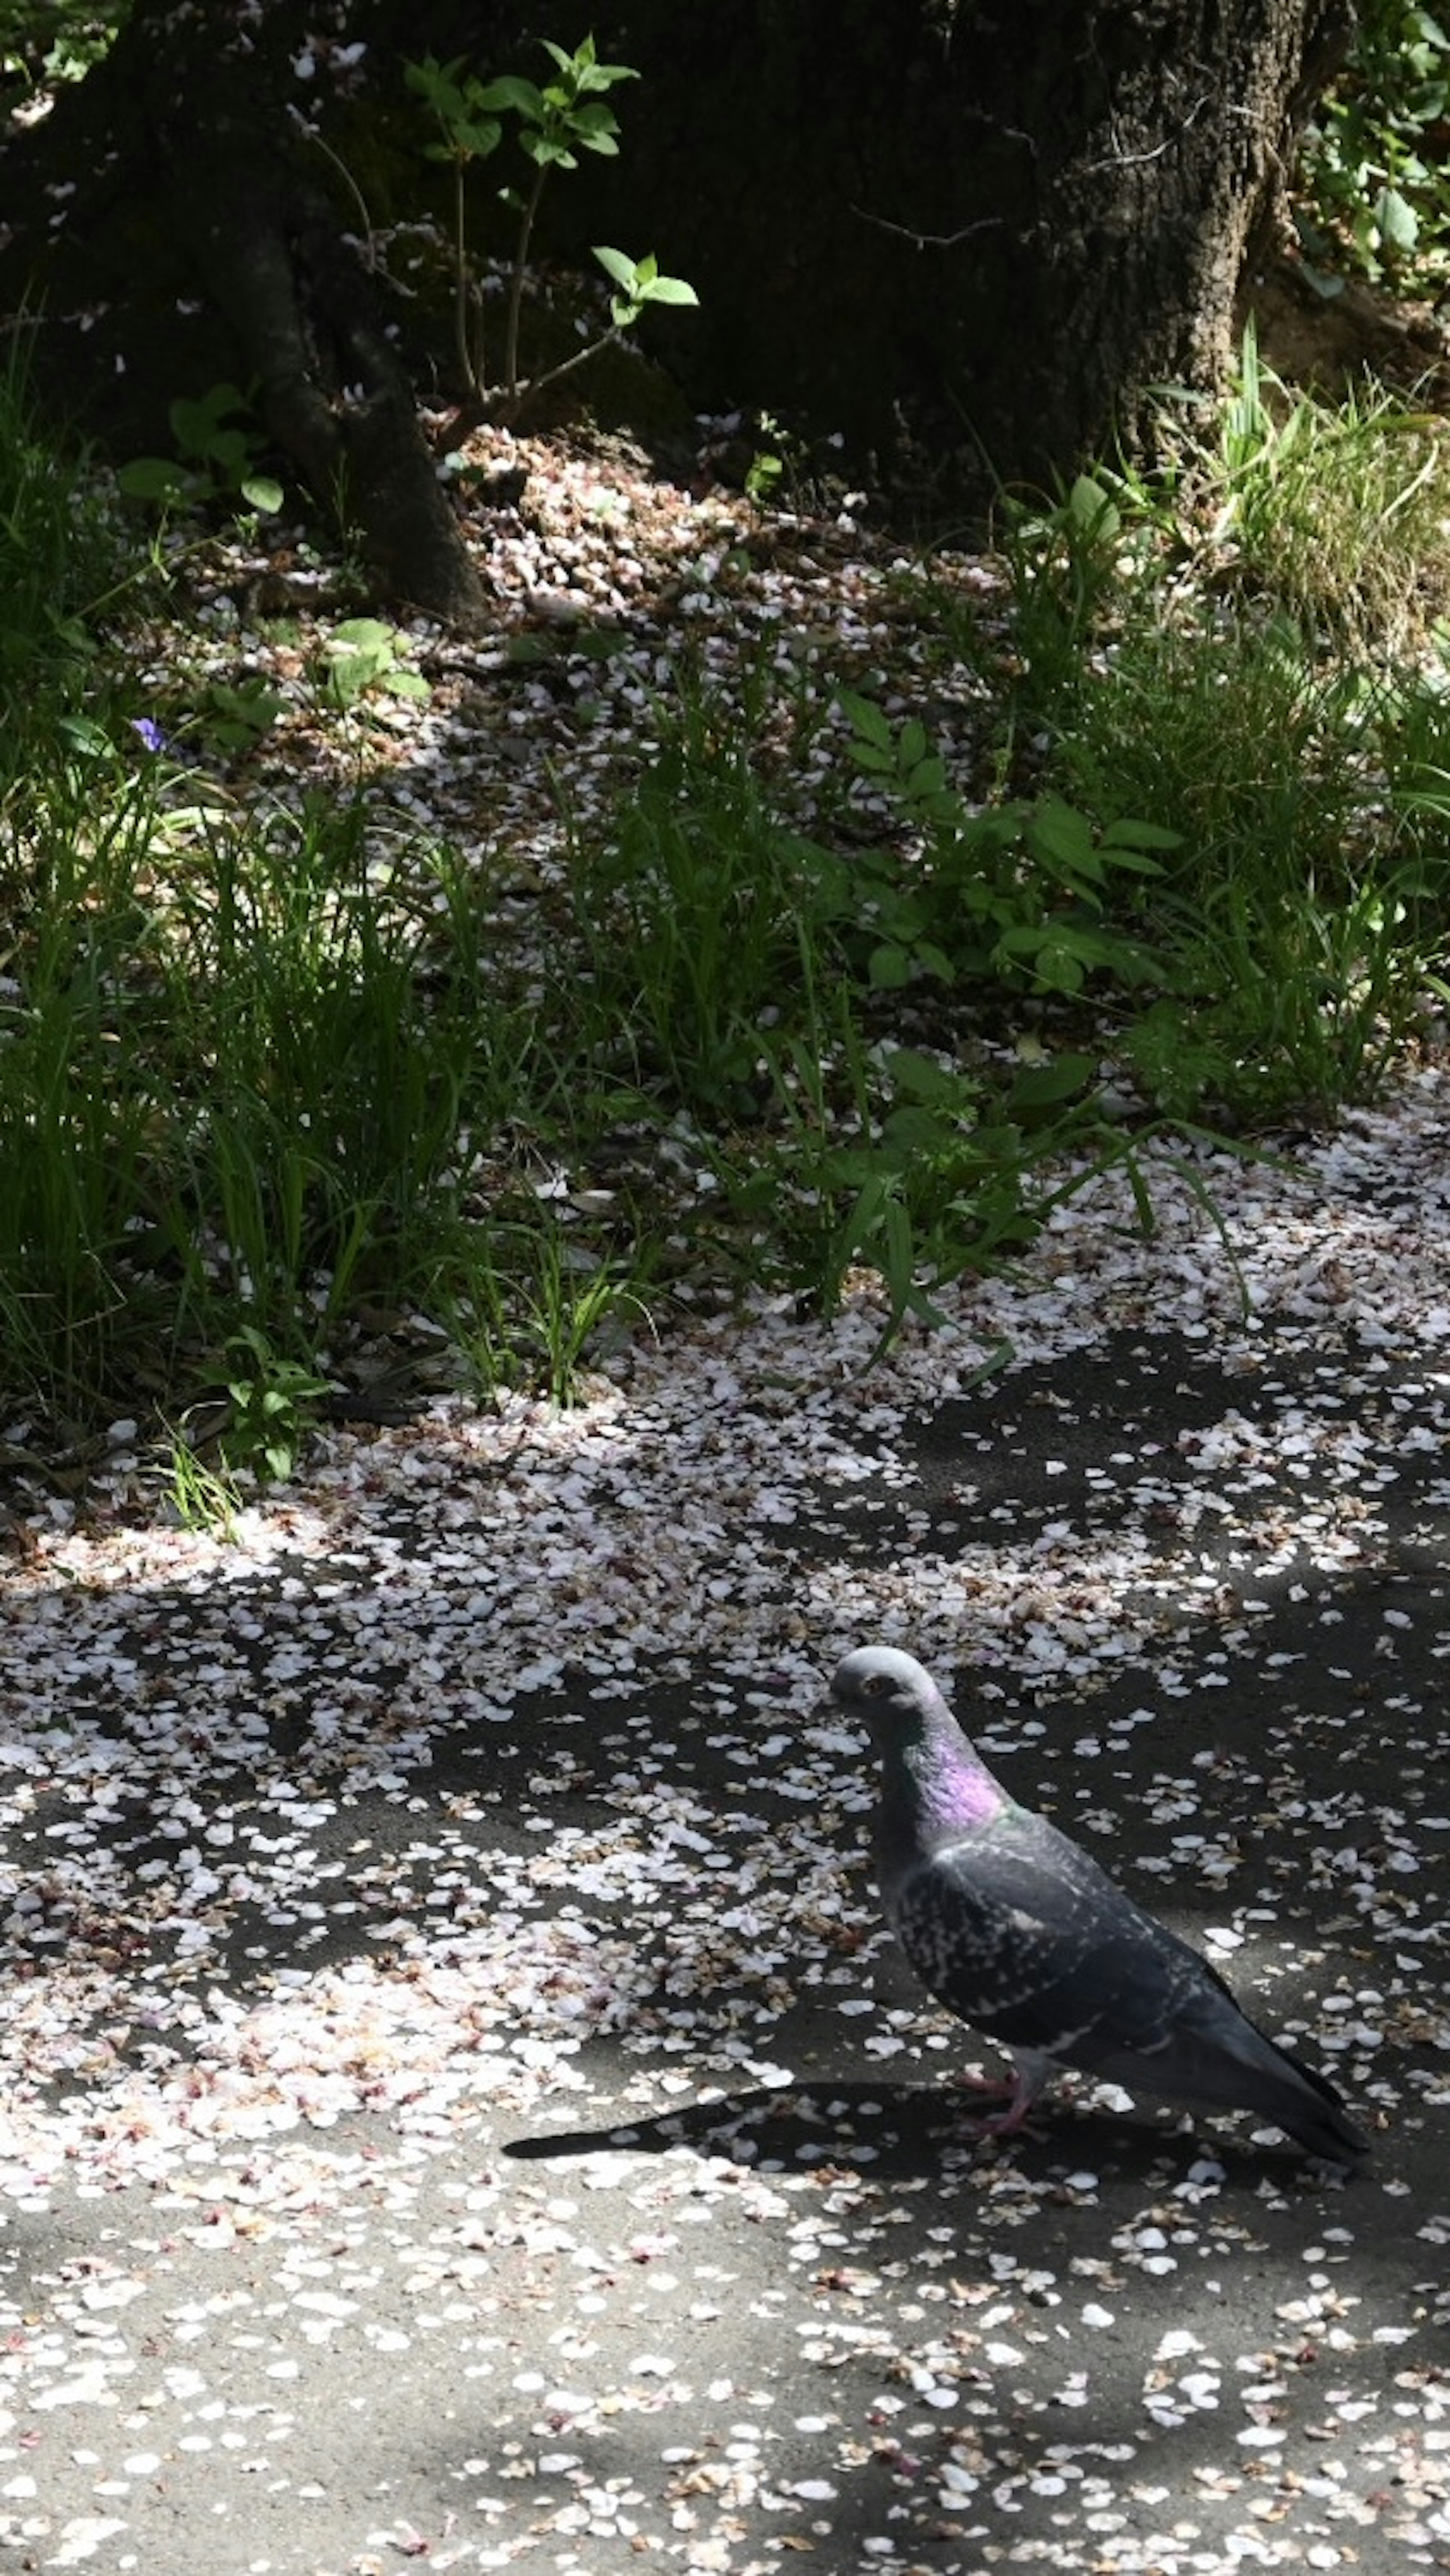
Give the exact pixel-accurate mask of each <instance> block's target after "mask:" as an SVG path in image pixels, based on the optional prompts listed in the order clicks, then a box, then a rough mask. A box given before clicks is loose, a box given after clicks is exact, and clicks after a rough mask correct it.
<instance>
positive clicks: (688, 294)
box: [645, 277, 700, 304]
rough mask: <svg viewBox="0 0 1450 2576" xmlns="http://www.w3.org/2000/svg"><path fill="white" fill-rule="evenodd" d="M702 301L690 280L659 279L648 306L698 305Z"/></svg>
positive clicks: (681, 278)
mask: <svg viewBox="0 0 1450 2576" xmlns="http://www.w3.org/2000/svg"><path fill="white" fill-rule="evenodd" d="M699 301H700V299H699V297H698V295H697V294H696V293H695V290H694V288H693V286H691V284H690V283H689V280H688V279H687V278H684V277H657V278H655V280H654V281H653V283H652V285H651V287H650V290H649V293H648V295H647V296H646V297H645V302H646V303H647V304H698V303H699Z"/></svg>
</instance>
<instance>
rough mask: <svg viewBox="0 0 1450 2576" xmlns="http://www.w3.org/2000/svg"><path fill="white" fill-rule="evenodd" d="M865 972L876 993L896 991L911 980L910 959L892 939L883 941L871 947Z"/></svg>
mask: <svg viewBox="0 0 1450 2576" xmlns="http://www.w3.org/2000/svg"><path fill="white" fill-rule="evenodd" d="M866 973H867V976H868V977H869V979H870V981H871V983H872V985H873V986H874V987H875V989H876V991H877V992H878V993H896V992H899V991H900V990H901V987H902V986H903V985H904V984H909V983H910V982H911V959H910V958H909V957H908V955H907V953H906V950H905V949H904V948H898V947H897V946H896V945H895V942H894V941H889V942H885V943H883V945H882V946H881V947H880V948H873V949H872V951H871V954H870V956H869V957H868V959H867V961H866Z"/></svg>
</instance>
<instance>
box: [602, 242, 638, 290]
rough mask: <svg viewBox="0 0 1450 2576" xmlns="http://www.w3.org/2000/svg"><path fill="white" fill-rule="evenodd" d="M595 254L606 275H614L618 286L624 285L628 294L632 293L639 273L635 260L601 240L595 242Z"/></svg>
mask: <svg viewBox="0 0 1450 2576" xmlns="http://www.w3.org/2000/svg"><path fill="white" fill-rule="evenodd" d="M594 256H595V258H596V259H597V260H598V262H599V265H600V267H601V268H602V269H603V270H604V273H605V275H606V276H607V277H612V278H613V280H614V283H615V285H616V286H622V287H623V288H624V290H625V293H626V294H627V295H632V294H633V292H634V286H635V279H636V276H637V274H638V272H637V270H636V268H635V264H634V261H633V260H632V259H629V258H627V257H626V255H625V253H624V252H623V251H622V250H610V249H609V248H608V247H607V246H606V245H605V244H603V243H600V242H596V243H595V244H594Z"/></svg>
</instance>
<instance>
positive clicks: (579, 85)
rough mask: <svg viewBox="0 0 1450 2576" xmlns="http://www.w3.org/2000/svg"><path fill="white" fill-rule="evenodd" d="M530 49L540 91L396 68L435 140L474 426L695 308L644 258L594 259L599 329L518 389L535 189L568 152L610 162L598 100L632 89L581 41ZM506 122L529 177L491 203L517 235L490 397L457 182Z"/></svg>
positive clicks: (677, 284) (513, 82) (613, 149)
mask: <svg viewBox="0 0 1450 2576" xmlns="http://www.w3.org/2000/svg"><path fill="white" fill-rule="evenodd" d="M540 42H541V44H542V46H543V48H544V51H545V52H546V53H547V54H548V55H549V56H550V58H551V60H552V62H553V64H554V67H555V78H554V79H553V80H552V81H549V82H547V83H546V84H545V85H544V86H543V87H542V88H540V87H539V85H538V84H537V83H536V82H534V81H530V80H525V79H523V78H520V77H518V76H516V75H513V74H506V75H505V76H504V77H503V78H501V79H498V80H493V81H481V80H479V79H478V77H477V75H476V74H475V73H472V72H469V71H468V70H467V69H466V68H465V57H464V56H463V55H461V54H460V55H457V56H455V58H454V59H453V60H452V61H451V62H448V63H440V62H439V61H438V60H437V59H436V57H435V56H433V55H432V54H429V55H427V56H425V58H424V59H423V61H422V62H410V63H407V64H405V66H404V77H405V79H406V81H407V84H408V87H409V88H410V89H411V90H412V91H413V92H414V93H415V94H416V95H417V96H418V97H419V98H421V100H422V101H423V104H424V106H425V107H426V108H427V109H428V110H429V112H430V113H431V115H432V118H433V121H434V123H435V125H436V126H437V128H438V139H437V140H436V141H434V142H433V143H430V144H429V145H427V146H426V147H425V148H426V151H427V153H428V157H429V158H430V159H431V160H435V161H441V162H444V163H446V164H447V166H448V167H449V168H450V169H451V170H452V172H453V252H452V266H453V315H454V342H455V347H456V350H457V355H458V363H459V369H460V373H461V375H462V378H463V382H464V385H465V387H466V389H467V391H468V394H469V397H470V399H471V401H472V403H473V405H474V407H475V410H476V413H477V416H478V417H479V418H480V419H481V418H484V417H485V416H486V415H487V414H488V412H489V411H490V410H491V409H496V408H497V407H498V406H499V404H500V403H503V404H506V405H508V406H509V407H511V408H512V407H515V406H517V405H518V404H519V403H520V402H522V401H523V399H524V397H525V396H526V395H529V394H536V393H538V392H539V391H540V390H541V389H542V388H543V387H544V386H545V385H551V384H556V383H558V382H559V380H560V379H561V378H562V377H564V376H567V375H569V374H571V373H572V372H573V370H574V369H575V368H576V367H581V366H583V365H584V364H585V363H586V361H587V360H588V359H590V358H594V357H597V356H598V354H599V352H600V350H601V349H604V348H607V347H608V346H609V344H610V343H611V342H612V341H614V340H617V339H618V338H619V337H620V335H621V333H622V332H624V331H626V330H628V329H629V328H630V327H631V325H632V324H633V323H635V322H636V321H638V319H639V316H640V314H641V313H642V312H643V311H644V308H645V306H646V305H647V304H694V303H696V302H697V301H698V298H697V297H696V294H695V291H694V289H693V287H691V286H689V285H688V284H687V283H686V281H685V280H684V278H682V277H666V276H662V275H661V273H660V270H659V266H658V263H657V261H656V260H655V259H654V257H653V256H652V255H650V256H647V257H645V258H643V259H640V260H634V259H631V258H629V257H628V256H627V255H626V253H625V252H623V251H619V250H611V249H596V251H595V254H594V256H595V258H596V259H597V260H598V261H599V264H600V266H601V268H602V269H603V270H604V272H605V274H606V276H607V277H608V278H609V280H610V282H611V284H612V286H613V289H614V292H613V294H612V296H611V298H610V304H609V318H610V328H609V329H608V331H605V332H602V333H600V335H599V336H598V337H597V338H596V339H594V340H591V341H589V342H588V343H587V344H586V345H585V346H584V347H582V348H580V349H576V350H574V351H573V352H572V353H571V354H570V356H569V357H567V358H564V359H561V360H560V361H559V363H558V364H557V365H556V366H553V367H549V368H547V369H546V370H545V371H544V372H543V373H542V374H540V375H538V376H535V377H534V378H533V379H532V380H531V381H528V382H525V381H522V380H521V378H520V375H519V330H520V319H521V314H522V307H523V293H524V279H525V273H526V268H527V262H528V256H529V248H530V245H531V243H532V240H533V234H534V224H535V221H536V219H537V216H538V211H539V204H540V200H541V198H542V196H543V192H544V187H545V183H546V182H547V180H548V177H549V173H550V171H551V170H576V169H577V168H578V166H579V160H578V156H579V154H580V152H595V153H601V154H604V155H606V156H613V155H614V154H615V153H617V152H618V150H619V143H618V135H619V125H618V121H617V119H616V117H615V115H614V111H613V109H612V108H611V107H610V106H609V105H608V103H607V93H608V92H609V91H610V90H611V89H614V88H616V87H617V86H618V84H619V83H620V82H621V81H627V80H637V79H638V77H639V75H638V73H637V72H635V71H633V70H631V69H630V67H629V66H628V64H625V63H601V62H600V61H599V59H598V57H597V54H596V52H595V47H594V39H593V37H592V36H586V37H585V38H584V40H583V42H582V44H580V45H578V46H576V48H575V50H574V52H573V53H572V54H568V53H566V52H565V51H564V49H563V47H562V46H560V45H556V44H553V43H551V42H550V40H549V38H548V37H541V38H540ZM509 116H513V117H516V118H517V120H518V123H517V128H516V135H517V141H518V145H519V149H520V150H521V151H522V153H523V154H524V156H525V158H526V159H527V160H528V161H530V162H531V163H532V164H533V172H532V176H531V178H530V179H529V181H528V184H527V186H526V187H525V188H523V189H522V190H521V189H518V188H514V187H507V188H504V189H502V190H501V191H500V196H501V200H502V202H503V204H505V205H506V206H508V207H509V208H510V209H511V210H512V212H513V213H515V214H516V215H517V217H518V230H517V233H516V235H515V238H514V248H513V257H512V261H511V266H510V278H509V295H508V308H507V315H506V319H505V323H504V350H503V373H502V379H501V382H500V383H499V384H498V385H497V386H494V385H492V384H491V383H490V380H489V373H488V367H487V363H486V352H485V347H484V335H483V310H484V308H483V297H482V294H481V292H480V290H479V286H478V280H477V277H476V274H475V270H474V265H473V259H472V255H471V252H470V249H469V242H468V217H467V181H468V174H469V172H470V170H471V169H472V167H473V165H474V163H475V162H478V161H486V160H488V159H489V158H490V157H491V156H492V154H493V153H494V152H495V151H496V150H497V149H498V146H499V144H500V142H501V141H502V139H503V133H504V119H505V118H506V117H509Z"/></svg>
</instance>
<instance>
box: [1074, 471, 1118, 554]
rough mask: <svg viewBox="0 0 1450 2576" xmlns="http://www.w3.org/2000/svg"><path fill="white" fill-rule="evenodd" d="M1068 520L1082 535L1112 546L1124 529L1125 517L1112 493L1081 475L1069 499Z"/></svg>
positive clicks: (1092, 478)
mask: <svg viewBox="0 0 1450 2576" xmlns="http://www.w3.org/2000/svg"><path fill="white" fill-rule="evenodd" d="M1067 516H1068V519H1069V521H1070V523H1071V525H1072V526H1073V527H1074V528H1075V529H1076V530H1077V532H1078V534H1079V535H1081V536H1084V537H1091V538H1093V539H1095V540H1096V541H1098V542H1099V543H1101V544H1103V545H1111V544H1112V542H1113V539H1114V538H1115V537H1116V536H1117V534H1118V531H1119V529H1120V528H1121V527H1122V524H1123V519H1122V513H1121V511H1120V510H1119V508H1118V505H1117V503H1116V502H1115V501H1114V499H1113V496H1112V494H1111V493H1110V492H1107V491H1105V490H1104V488H1103V486H1102V484H1101V483H1099V482H1097V481H1095V479H1094V477H1093V476H1092V475H1091V474H1079V476H1078V478H1077V480H1076V482H1075V483H1074V484H1073V487H1072V490H1071V491H1070V492H1069V494H1068V496H1067Z"/></svg>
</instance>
